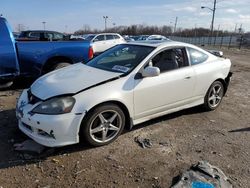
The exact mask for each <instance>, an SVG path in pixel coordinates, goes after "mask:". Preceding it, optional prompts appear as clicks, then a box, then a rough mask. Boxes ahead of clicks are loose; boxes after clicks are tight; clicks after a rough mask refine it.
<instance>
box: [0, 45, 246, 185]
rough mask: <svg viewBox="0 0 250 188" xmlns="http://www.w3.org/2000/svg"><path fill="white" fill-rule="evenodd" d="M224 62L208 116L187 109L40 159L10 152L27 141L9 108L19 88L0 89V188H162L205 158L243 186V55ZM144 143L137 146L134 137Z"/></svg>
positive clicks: (233, 52) (234, 52)
mask: <svg viewBox="0 0 250 188" xmlns="http://www.w3.org/2000/svg"><path fill="white" fill-rule="evenodd" d="M224 54H225V56H226V57H229V58H230V59H231V61H232V64H233V65H232V70H233V72H234V75H233V79H232V81H231V85H230V87H229V90H228V93H227V95H226V96H225V97H224V100H223V102H222V104H221V106H220V107H219V108H218V109H217V110H215V111H213V112H204V111H202V110H201V108H198V107H196V108H192V109H188V110H184V111H181V112H178V113H174V114H170V115H167V116H164V117H161V118H157V119H154V120H152V121H149V122H146V123H143V124H141V125H138V126H136V127H134V129H133V130H132V131H127V132H125V133H124V134H122V135H121V136H120V137H119V138H118V140H117V141H115V142H114V143H112V144H110V145H108V146H104V147H99V148H91V147H88V146H84V145H83V146H82V145H79V144H78V145H72V146H67V147H62V148H57V149H50V148H47V149H46V151H45V152H43V153H42V154H40V155H30V154H27V153H25V154H24V153H19V152H17V151H14V147H13V145H14V144H15V143H20V142H22V141H24V140H26V139H27V137H25V136H24V135H23V134H22V133H21V132H20V131H19V130H18V129H17V121H16V118H15V110H14V109H15V104H16V98H17V97H18V95H19V93H20V92H21V89H12V90H7V91H0V119H1V121H0V143H1V147H0V188H6V187H69V186H71V187H131V188H132V187H170V186H171V184H172V181H173V178H174V177H176V176H177V175H179V174H180V173H181V172H183V171H184V170H186V169H188V168H189V167H190V166H191V165H192V164H195V163H197V162H198V161H200V160H206V161H208V162H210V163H211V164H213V165H215V166H217V167H219V168H221V169H222V170H223V171H224V173H225V174H226V175H227V176H228V177H230V178H231V179H232V181H233V184H234V187H244V188H249V187H250V178H249V177H250V157H249V154H250V144H249V143H250V114H249V112H250V62H249V59H250V52H249V51H238V50H233V49H230V50H224ZM137 136H140V137H142V138H147V139H149V140H150V141H151V142H152V147H151V148H145V149H143V148H141V147H140V146H139V145H138V144H137V143H136V142H135V141H134V139H135V137H137Z"/></svg>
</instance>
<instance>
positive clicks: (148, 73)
mask: <svg viewBox="0 0 250 188" xmlns="http://www.w3.org/2000/svg"><path fill="white" fill-rule="evenodd" d="M159 75H160V69H159V68H158V67H151V66H148V67H146V68H145V69H144V70H143V71H142V77H154V76H159Z"/></svg>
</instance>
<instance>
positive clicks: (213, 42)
mask: <svg viewBox="0 0 250 188" xmlns="http://www.w3.org/2000/svg"><path fill="white" fill-rule="evenodd" d="M169 38H170V39H171V40H174V41H179V42H185V43H191V44H194V45H200V46H206V45H208V46H216V47H219V48H222V47H227V48H238V49H241V48H248V49H250V36H244V35H235V34H232V35H229V36H228V35H227V36H214V37H178V36H170V37H169Z"/></svg>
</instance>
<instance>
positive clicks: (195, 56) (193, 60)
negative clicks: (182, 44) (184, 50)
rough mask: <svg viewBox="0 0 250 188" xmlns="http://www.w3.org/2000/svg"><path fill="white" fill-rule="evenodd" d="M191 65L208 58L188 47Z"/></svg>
mask: <svg viewBox="0 0 250 188" xmlns="http://www.w3.org/2000/svg"><path fill="white" fill-rule="evenodd" d="M188 52H189V56H190V61H191V65H197V64H200V63H203V62H205V61H206V60H207V59H208V55H207V54H205V53H203V52H201V51H199V50H195V49H193V48H188Z"/></svg>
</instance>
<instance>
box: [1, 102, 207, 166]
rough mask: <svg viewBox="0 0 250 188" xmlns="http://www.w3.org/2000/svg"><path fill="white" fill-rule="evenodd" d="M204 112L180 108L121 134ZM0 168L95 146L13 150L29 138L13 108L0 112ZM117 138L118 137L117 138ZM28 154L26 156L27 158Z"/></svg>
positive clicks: (196, 109) (81, 145)
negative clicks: (22, 130) (36, 152)
mask: <svg viewBox="0 0 250 188" xmlns="http://www.w3.org/2000/svg"><path fill="white" fill-rule="evenodd" d="M203 112H205V111H204V110H202V108H200V107H194V108H190V109H186V110H182V111H179V112H176V113H172V114H169V115H165V116H162V117H159V118H156V119H153V120H150V121H147V122H145V123H141V124H139V125H136V126H134V127H133V128H132V130H125V131H124V132H123V134H126V133H129V132H131V131H135V130H137V129H140V128H143V127H147V126H151V125H154V124H155V123H158V122H161V121H167V120H170V119H174V118H177V117H180V116H183V115H188V114H196V113H203ZM0 119H1V120H2V121H0V141H1V147H0V169H5V168H9V167H15V166H24V165H27V164H35V163H38V162H41V161H44V160H46V159H47V158H48V157H53V156H58V155H63V154H70V153H74V152H79V151H86V150H92V149H93V150H94V149H95V147H92V146H89V145H87V144H84V143H80V144H75V145H70V146H64V147H59V148H45V150H44V151H43V152H42V153H41V154H34V153H32V154H30V153H27V152H26V153H25V152H19V151H15V150H14V144H16V143H22V142H24V141H25V140H27V139H29V138H28V137H27V136H26V135H24V134H23V133H22V132H21V131H20V130H19V129H18V126H17V120H16V116H15V110H14V109H11V110H5V111H1V112H0ZM118 139H119V138H118ZM27 154H28V158H27Z"/></svg>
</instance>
